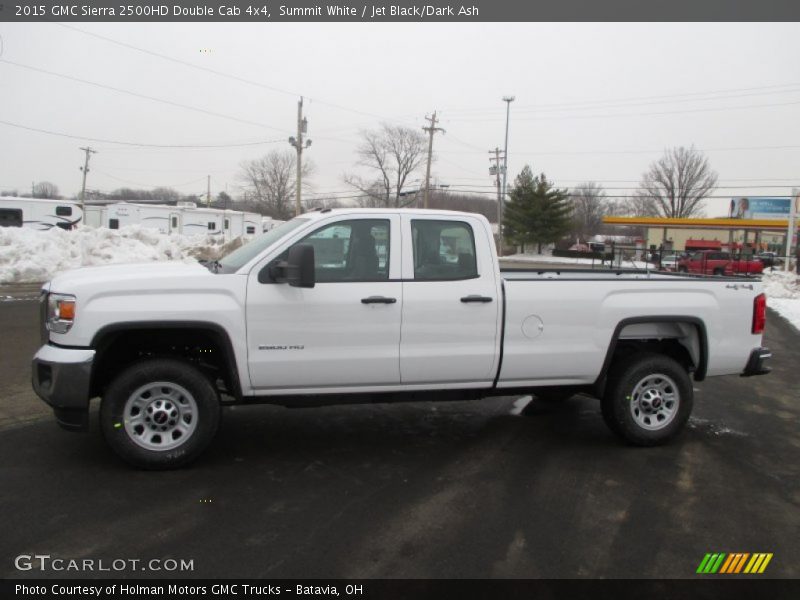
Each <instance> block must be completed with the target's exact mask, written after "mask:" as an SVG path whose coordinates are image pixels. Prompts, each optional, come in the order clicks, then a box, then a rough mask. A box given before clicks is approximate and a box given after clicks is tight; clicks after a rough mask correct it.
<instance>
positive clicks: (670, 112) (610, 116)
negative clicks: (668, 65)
mask: <svg viewBox="0 0 800 600" xmlns="http://www.w3.org/2000/svg"><path fill="white" fill-rule="evenodd" d="M797 104H800V100H794V101H792V102H775V103H769V104H748V105H744V106H722V107H718V108H693V109H686V110H667V111H659V112H641V113H617V114H608V115H564V116H558V117H528V118H520V119H518V120H519V121H563V120H569V119H613V118H620V117H622V118H624V117H652V116H664V115H678V114H688V113H706V112H721V111H725V110H742V109H748V108H770V107H776V106H793V105H797ZM476 119H479V120H480V121H481V122H483V123H486V122H498V121H502V119H486V118H483V117H476V118H475V119H451V120H452V121H474V120H476Z"/></svg>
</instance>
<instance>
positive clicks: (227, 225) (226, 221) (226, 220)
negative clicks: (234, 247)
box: [225, 219, 231, 229]
mask: <svg viewBox="0 0 800 600" xmlns="http://www.w3.org/2000/svg"><path fill="white" fill-rule="evenodd" d="M230 228H231V222H230V221H229V220H228V219H225V229H230Z"/></svg>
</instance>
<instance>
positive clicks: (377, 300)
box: [361, 296, 397, 304]
mask: <svg viewBox="0 0 800 600" xmlns="http://www.w3.org/2000/svg"><path fill="white" fill-rule="evenodd" d="M395 302H397V298H387V297H386V296H370V297H369V298H362V299H361V304H394V303H395Z"/></svg>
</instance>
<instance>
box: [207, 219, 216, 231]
mask: <svg viewBox="0 0 800 600" xmlns="http://www.w3.org/2000/svg"><path fill="white" fill-rule="evenodd" d="M216 228H217V224H216V223H214V221H209V222H208V230H209V231H214V230H215V229H216Z"/></svg>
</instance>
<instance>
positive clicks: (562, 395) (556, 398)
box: [532, 387, 575, 404]
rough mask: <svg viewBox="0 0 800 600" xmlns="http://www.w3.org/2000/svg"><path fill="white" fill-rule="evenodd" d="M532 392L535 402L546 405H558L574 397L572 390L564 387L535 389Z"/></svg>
mask: <svg viewBox="0 0 800 600" xmlns="http://www.w3.org/2000/svg"><path fill="white" fill-rule="evenodd" d="M532 391H533V395H534V396H535V397H536V399H537V400H539V401H541V402H546V403H548V404H558V403H560V402H564V401H565V400H569V399H570V398H572V396H574V395H575V392H574V390H572V389H571V388H565V387H537V388H534V389H533V390H532Z"/></svg>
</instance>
